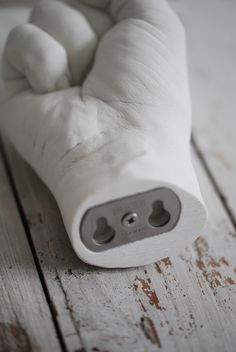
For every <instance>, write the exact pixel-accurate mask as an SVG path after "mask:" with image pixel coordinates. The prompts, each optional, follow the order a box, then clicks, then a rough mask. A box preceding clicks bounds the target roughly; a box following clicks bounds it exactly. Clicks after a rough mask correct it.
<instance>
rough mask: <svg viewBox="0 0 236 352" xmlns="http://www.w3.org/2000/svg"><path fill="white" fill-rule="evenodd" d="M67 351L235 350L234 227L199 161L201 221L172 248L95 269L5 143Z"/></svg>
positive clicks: (39, 186) (42, 190) (32, 176)
mask: <svg viewBox="0 0 236 352" xmlns="http://www.w3.org/2000/svg"><path fill="white" fill-rule="evenodd" d="M8 157H9V160H10V164H11V167H12V170H13V174H14V175H15V182H16V185H17V190H18V192H19V196H20V199H21V202H22V206H23V209H24V212H25V216H26V218H27V221H28V224H29V228H30V232H31V235H32V239H33V243H34V245H35V248H36V250H37V255H38V258H39V259H40V264H41V267H42V271H43V273H44V276H45V280H46V282H47V286H48V288H49V292H50V295H51V299H52V300H53V302H54V306H55V309H56V312H57V314H56V318H57V320H58V323H59V325H60V328H61V330H62V332H63V336H64V340H65V343H66V346H67V349H68V351H74V350H75V349H80V350H83V349H84V350H85V351H114V352H116V351H157V350H158V349H160V348H161V349H162V350H163V351H168V352H171V351H211V350H212V351H219V352H220V351H232V352H233V351H235V350H236V340H235V338H234V332H235V329H236V319H235V318H236V285H235V283H236V257H235V251H236V234H235V231H234V228H233V226H232V224H231V222H230V220H229V218H228V216H227V214H226V212H225V210H224V208H223V206H222V204H221V202H220V200H219V199H218V197H217V195H216V194H215V191H214V188H213V186H212V185H211V183H210V182H209V179H208V178H207V176H206V174H205V172H204V170H203V168H202V166H201V165H200V163H199V162H197V170H198V174H199V177H200V181H201V185H202V189H203V193H204V194H205V198H206V201H207V204H208V207H209V213H210V220H209V224H208V228H207V229H206V231H205V232H204V233H203V234H201V237H200V238H199V239H198V240H197V241H196V242H195V244H194V245H193V246H192V247H190V248H188V249H186V250H185V251H183V253H182V254H181V255H180V256H177V257H175V258H170V259H163V260H162V261H160V262H159V263H156V264H154V265H150V266H147V267H142V268H138V269H127V270H101V269H97V268H93V267H89V266H87V265H85V264H83V263H82V262H81V261H79V259H77V257H76V256H75V254H74V252H73V250H72V248H71V246H70V243H69V241H68V238H67V235H66V233H65V230H64V227H63V224H62V221H61V217H60V215H59V212H58V209H57V207H56V204H55V201H54V199H53V198H52V196H51V195H50V193H49V191H48V190H47V189H46V187H45V186H44V185H43V184H42V183H41V181H40V180H39V179H38V178H37V177H36V176H35V174H34V173H33V172H32V170H31V169H30V168H29V167H28V166H27V165H26V164H25V163H24V162H22V160H21V159H20V158H19V157H18V156H17V155H16V153H15V152H14V151H12V149H8Z"/></svg>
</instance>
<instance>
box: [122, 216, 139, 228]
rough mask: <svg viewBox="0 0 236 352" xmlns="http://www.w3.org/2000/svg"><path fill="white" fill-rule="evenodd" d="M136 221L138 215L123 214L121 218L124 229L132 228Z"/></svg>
mask: <svg viewBox="0 0 236 352" xmlns="http://www.w3.org/2000/svg"><path fill="white" fill-rule="evenodd" d="M137 221H138V214H136V213H128V214H125V215H124V216H123V218H122V224H123V225H124V226H125V227H131V226H134V225H135V224H136V223H137Z"/></svg>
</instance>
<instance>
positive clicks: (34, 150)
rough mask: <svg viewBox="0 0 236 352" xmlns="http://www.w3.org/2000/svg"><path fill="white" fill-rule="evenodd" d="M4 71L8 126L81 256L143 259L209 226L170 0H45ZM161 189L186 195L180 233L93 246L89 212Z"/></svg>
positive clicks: (180, 39) (179, 31) (10, 47)
mask: <svg viewBox="0 0 236 352" xmlns="http://www.w3.org/2000/svg"><path fill="white" fill-rule="evenodd" d="M3 79H4V83H5V92H4V97H3V102H2V104H1V127H2V129H3V131H4V132H5V133H6V135H7V136H8V138H9V139H10V141H11V142H12V143H13V145H14V146H15V147H16V149H17V150H18V151H19V153H20V154H21V155H22V157H23V158H24V159H25V160H26V161H27V162H28V163H29V164H30V165H31V166H32V167H33V169H34V170H35V171H36V172H37V173H38V175H39V176H40V177H41V178H42V180H43V181H44V182H45V184H46V185H47V186H48V187H49V188H50V190H51V191H52V193H53V195H54V196H55V198H56V200H57V202H58V204H59V207H60V210H61V213H62V217H63V220H64V223H65V226H66V229H67V232H68V234H69V237H70V240H71V242H72V245H73V247H74V249H75V251H76V253H77V254H78V256H79V257H80V258H82V259H83V260H84V261H86V262H88V263H91V264H94V265H98V266H104V267H129V266H137V265H143V264H147V263H151V262H154V261H155V260H158V259H161V258H163V257H166V256H169V255H172V254H175V253H178V251H179V250H180V249H181V248H183V247H184V246H186V245H187V244H189V243H190V242H191V241H192V240H193V239H194V238H196V237H197V236H198V235H199V232H200V231H201V229H202V227H203V225H204V223H205V220H206V209H205V206H204V203H203V200H202V198H201V194H200V191H199V186H198V182H197V180H196V176H195V173H194V170H193V167H192V162H191V157H190V132H191V106H190V97H189V88H188V79H187V70H186V57H185V35H184V30H183V28H182V25H181V24H180V22H179V20H178V18H177V17H176V15H175V14H174V13H173V11H172V10H171V9H170V8H169V6H168V4H167V3H166V2H165V1H164V0H145V1H143V0H111V1H109V0H83V1H82V0H81V1H80V2H79V1H74V3H72V2H70V4H69V3H67V4H65V3H60V2H57V1H49V2H48V1H43V2H39V3H38V4H37V5H36V6H35V8H34V9H33V12H32V14H31V18H30V24H25V25H20V26H18V27H16V28H15V29H14V30H13V31H12V32H11V33H10V35H9V37H8V40H7V43H6V46H5V52H4V56H3ZM159 187H161V188H163V187H167V188H168V189H170V190H172V191H173V192H175V194H176V195H177V196H178V198H179V200H180V202H181V214H180V218H179V220H178V223H177V225H176V226H175V228H174V229H173V230H171V231H170V232H168V233H163V234H161V235H158V236H151V237H147V238H144V239H142V240H140V241H134V242H131V243H129V244H125V245H121V246H117V247H114V248H112V249H107V250H104V251H101V252H95V251H92V250H90V249H88V248H87V247H86V246H85V244H84V243H83V241H82V240H81V236H80V235H81V234H80V222H81V219H82V217H83V215H84V213H85V212H86V211H87V209H89V208H92V207H94V206H96V205H99V204H103V203H106V202H110V201H113V200H116V199H119V198H122V197H127V196H130V195H135V194H136V193H140V192H144V191H149V190H153V189H156V188H159ZM109 225H111V226H113V224H109Z"/></svg>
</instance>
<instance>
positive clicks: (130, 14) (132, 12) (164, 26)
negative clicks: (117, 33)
mask: <svg viewBox="0 0 236 352" xmlns="http://www.w3.org/2000/svg"><path fill="white" fill-rule="evenodd" d="M110 12H111V14H112V16H113V17H114V18H115V20H116V21H118V22H119V21H121V20H124V19H140V20H143V21H145V22H147V23H150V24H152V25H153V26H155V27H157V28H158V29H160V30H161V31H163V32H165V31H167V32H169V31H172V30H173V31H174V32H175V33H177V32H179V31H183V26H182V25H181V23H180V21H179V19H178V17H177V16H176V14H175V13H174V11H173V10H172V9H171V7H170V6H169V4H168V3H167V1H166V0H145V1H143V0H112V1H111V5H110Z"/></svg>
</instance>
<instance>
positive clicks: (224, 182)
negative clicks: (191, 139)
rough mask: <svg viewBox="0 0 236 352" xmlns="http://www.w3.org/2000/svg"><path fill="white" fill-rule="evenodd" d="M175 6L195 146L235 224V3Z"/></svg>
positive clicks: (211, 0) (218, 0) (187, 0)
mask: <svg viewBox="0 0 236 352" xmlns="http://www.w3.org/2000/svg"><path fill="white" fill-rule="evenodd" d="M171 4H172V5H173V7H174V8H175V9H176V11H177V12H178V13H179V15H180V17H181V18H182V20H183V23H184V25H185V27H186V32H187V39H188V56H189V63H190V83H191V88H192V98H193V122H194V136H195V141H196V143H197V145H198V148H199V150H200V151H201V153H202V154H203V157H204V160H205V162H206V165H207V167H208V169H209V171H210V173H211V174H212V176H213V179H214V180H215V182H216V184H217V186H218V190H219V193H220V194H221V195H222V200H223V201H224V202H225V204H226V206H227V208H228V209H229V212H230V213H231V215H232V218H233V219H234V222H235V223H236V187H235V180H236V141H235V133H236V119H235V111H236V70H235V62H236V35H235V33H236V1H222V0H207V1H206V0H198V1H195V0H178V1H171Z"/></svg>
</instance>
